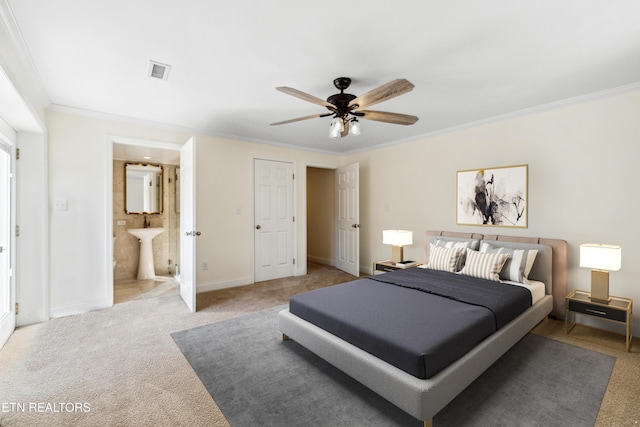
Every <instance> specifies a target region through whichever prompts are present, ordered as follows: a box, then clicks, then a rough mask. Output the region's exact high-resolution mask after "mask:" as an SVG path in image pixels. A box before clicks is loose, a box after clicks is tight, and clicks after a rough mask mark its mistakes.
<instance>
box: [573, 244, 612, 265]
mask: <svg viewBox="0 0 640 427" xmlns="http://www.w3.org/2000/svg"><path fill="white" fill-rule="evenodd" d="M621 266H622V248H621V247H620V246H616V245H600V244H597V243H585V244H583V245H580V267H586V268H591V269H595V270H605V271H618V270H620V267H621Z"/></svg>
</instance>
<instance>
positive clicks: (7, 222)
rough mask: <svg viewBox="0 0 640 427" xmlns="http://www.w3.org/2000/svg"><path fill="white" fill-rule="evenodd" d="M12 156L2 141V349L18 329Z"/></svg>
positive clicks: (0, 217)
mask: <svg viewBox="0 0 640 427" xmlns="http://www.w3.org/2000/svg"><path fill="white" fill-rule="evenodd" d="M11 200H12V196H11V154H10V148H9V147H8V146H7V145H5V144H4V143H3V142H2V141H0V348H1V347H2V346H3V345H4V343H5V342H6V341H7V339H8V338H9V335H11V333H12V332H13V330H14V329H15V327H16V313H15V310H14V307H13V306H12V301H13V295H14V289H13V281H12V280H11V279H12V278H11V206H12V203H11Z"/></svg>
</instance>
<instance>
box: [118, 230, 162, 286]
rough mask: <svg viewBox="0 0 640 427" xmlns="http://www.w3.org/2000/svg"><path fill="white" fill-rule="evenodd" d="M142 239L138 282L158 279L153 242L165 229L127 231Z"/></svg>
mask: <svg viewBox="0 0 640 427" xmlns="http://www.w3.org/2000/svg"><path fill="white" fill-rule="evenodd" d="M127 231H128V232H129V233H130V234H133V235H134V236H136V237H137V238H138V239H140V261H139V263H138V280H148V279H155V278H156V270H155V268H154V266H153V248H152V247H151V241H152V240H153V238H154V237H156V236H157V235H158V234H160V233H162V232H163V231H164V228H130V229H128V230H127Z"/></svg>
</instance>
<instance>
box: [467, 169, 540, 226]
mask: <svg viewBox="0 0 640 427" xmlns="http://www.w3.org/2000/svg"><path fill="white" fill-rule="evenodd" d="M528 175H529V167H528V165H518V166H505V167H497V168H490V169H473V170H465V171H458V175H457V187H458V190H457V206H456V212H457V223H458V225H493V226H499V227H522V228H526V227H527V224H528V219H527V208H528V202H529V200H528V198H527V196H528V194H527V192H528Z"/></svg>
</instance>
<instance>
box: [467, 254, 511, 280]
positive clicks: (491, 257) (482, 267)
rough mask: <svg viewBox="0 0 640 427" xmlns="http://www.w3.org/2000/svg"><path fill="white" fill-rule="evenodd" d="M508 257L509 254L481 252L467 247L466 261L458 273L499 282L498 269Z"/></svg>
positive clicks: (500, 268)
mask: <svg viewBox="0 0 640 427" xmlns="http://www.w3.org/2000/svg"><path fill="white" fill-rule="evenodd" d="M508 258H509V254H501V253H482V252H476V251H472V250H471V249H467V261H466V262H465V264H464V268H463V269H462V270H460V274H464V275H466V276H471V277H478V278H480V279H487V280H493V281H494V282H499V281H500V270H502V266H503V265H504V263H505V262H506V261H507V259H508Z"/></svg>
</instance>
